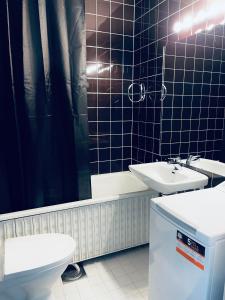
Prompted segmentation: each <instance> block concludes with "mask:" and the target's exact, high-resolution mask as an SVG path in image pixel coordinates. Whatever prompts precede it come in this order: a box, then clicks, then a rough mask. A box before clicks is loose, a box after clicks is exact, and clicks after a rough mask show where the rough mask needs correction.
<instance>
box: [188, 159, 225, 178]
mask: <svg viewBox="0 0 225 300" xmlns="http://www.w3.org/2000/svg"><path fill="white" fill-rule="evenodd" d="M182 162H183V163H185V160H183V161H182ZM190 166H191V167H194V168H197V169H200V170H203V171H206V172H209V173H213V174H216V175H219V176H224V177H225V163H222V162H220V161H216V160H211V159H205V158H200V159H198V160H196V161H191V162H190Z"/></svg>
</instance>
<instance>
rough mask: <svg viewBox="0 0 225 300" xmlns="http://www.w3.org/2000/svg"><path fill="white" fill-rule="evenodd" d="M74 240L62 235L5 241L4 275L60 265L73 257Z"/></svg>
mask: <svg viewBox="0 0 225 300" xmlns="http://www.w3.org/2000/svg"><path fill="white" fill-rule="evenodd" d="M74 249H75V242H74V240H73V239H72V238H71V237H70V236H67V235H64V234H55V233H53V234H38V235H32V236H24V237H17V238H10V239H7V240H6V241H5V275H11V274H15V273H19V272H24V271H29V270H33V269H37V268H41V267H45V266H49V265H54V264H60V263H62V262H63V261H65V260H66V259H68V258H70V257H71V256H72V255H73V252H74Z"/></svg>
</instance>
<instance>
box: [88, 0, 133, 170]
mask: <svg viewBox="0 0 225 300" xmlns="http://www.w3.org/2000/svg"><path fill="white" fill-rule="evenodd" d="M85 3H86V43H87V76H88V85H89V86H88V119H89V120H88V122H89V133H90V160H91V161H90V164H91V170H92V174H98V173H107V172H115V171H122V170H127V168H128V165H129V164H130V163H131V146H132V144H131V133H132V103H131V102H130V101H129V100H128V97H127V88H128V86H129V85H130V83H131V81H132V77H133V20H134V3H133V0H118V1H111V0H110V1H109V0H86V1H85Z"/></svg>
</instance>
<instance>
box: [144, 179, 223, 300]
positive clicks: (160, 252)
mask: <svg viewBox="0 0 225 300" xmlns="http://www.w3.org/2000/svg"><path fill="white" fill-rule="evenodd" d="M149 260H150V263H149V265H150V266H149V268H150V273H149V300H223V291H224V282H225V182H224V183H222V184H220V185H219V186H217V187H215V188H211V189H205V190H200V191H193V192H188V193H180V194H176V195H171V196H164V197H159V198H155V199H152V200H151V212H150V258H149Z"/></svg>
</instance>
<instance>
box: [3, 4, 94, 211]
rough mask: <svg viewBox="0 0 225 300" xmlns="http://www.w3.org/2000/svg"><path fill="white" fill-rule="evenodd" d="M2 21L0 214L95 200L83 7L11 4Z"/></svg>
mask: <svg viewBox="0 0 225 300" xmlns="http://www.w3.org/2000/svg"><path fill="white" fill-rule="evenodd" d="M0 14H1V15H0V26H1V27H0V28H1V29H0V30H1V34H0V36H1V37H0V39H1V46H0V47H1V48H0V77H1V83H0V85H1V91H0V93H1V98H0V102H1V103H0V110H1V112H0V122H1V127H0V138H1V145H2V147H1V149H0V151H1V152H0V176H1V180H0V188H1V194H2V193H3V195H4V197H3V198H2V199H4V200H2V201H1V203H0V213H4V212H8V211H16V210H22V209H29V208H35V207H40V206H46V205H53V204H58V203H64V202H71V201H76V200H82V199H88V198H90V197H91V189H90V173H89V159H88V147H89V143H88V129H87V103H86V101H87V100H86V98H87V97H86V76H85V65H86V59H85V26H84V3H83V1H82V0H39V1H38V0H14V1H10V0H8V1H7V0H4V1H1V2H0ZM3 202H4V203H3Z"/></svg>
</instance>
